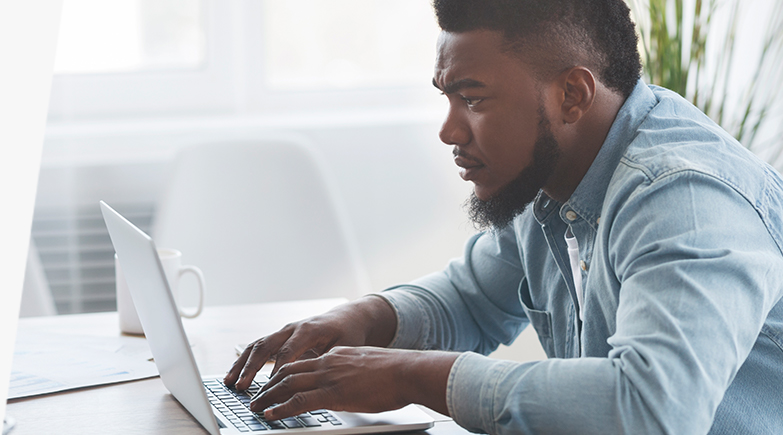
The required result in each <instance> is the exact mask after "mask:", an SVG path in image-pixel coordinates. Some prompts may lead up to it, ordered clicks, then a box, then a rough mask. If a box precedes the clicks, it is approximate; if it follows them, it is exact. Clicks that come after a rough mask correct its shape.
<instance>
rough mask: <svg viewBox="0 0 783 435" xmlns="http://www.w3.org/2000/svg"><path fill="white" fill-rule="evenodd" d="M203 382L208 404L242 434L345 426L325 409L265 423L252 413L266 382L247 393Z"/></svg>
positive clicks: (218, 384) (261, 416)
mask: <svg viewBox="0 0 783 435" xmlns="http://www.w3.org/2000/svg"><path fill="white" fill-rule="evenodd" d="M203 382H204V388H205V389H206V391H207V398H208V399H209V402H210V403H211V404H212V406H213V407H215V409H217V410H218V411H219V412H220V413H221V414H223V416H225V417H226V419H227V420H228V421H230V422H231V424H233V425H234V427H236V428H237V430H239V431H240V432H256V431H267V430H285V429H296V428H304V427H321V426H327V427H328V426H340V425H342V423H341V422H340V421H339V420H337V417H335V416H334V415H332V413H331V412H329V411H326V410H323V409H321V410H316V411H310V412H306V413H304V414H299V415H297V416H296V417H291V418H285V419H282V420H267V419H265V418H264V416H263V415H262V414H258V413H255V412H253V411H251V410H250V400H251V398H252V397H253V396H254V395H255V394H256V393H257V392H258V391H259V390H260V389H261V387H262V386H263V385H264V382H261V383H259V382H256V381H253V384H252V385H251V386H250V388H248V389H247V391H240V390H237V389H234V388H228V387H226V386H225V384H223V381H222V380H220V379H209V380H207V379H205V380H203Z"/></svg>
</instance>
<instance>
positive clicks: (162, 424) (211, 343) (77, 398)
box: [6, 299, 467, 435]
mask: <svg viewBox="0 0 783 435" xmlns="http://www.w3.org/2000/svg"><path fill="white" fill-rule="evenodd" d="M341 302H343V300H340V299H326V300H318V301H297V302H281V303H269V304H249V305H243V306H225V307H207V308H205V309H204V312H203V313H202V315H201V316H199V317H198V318H196V319H183V324H184V326H185V330H186V331H187V334H188V338H189V339H190V342H191V344H192V349H193V354H194V355H195V358H196V362H197V363H198V365H199V370H200V371H201V373H202V374H203V375H209V374H217V373H224V372H226V370H228V368H229V367H230V366H231V364H232V363H233V362H234V360H235V359H236V353H235V351H234V346H236V345H237V344H240V343H249V342H251V341H253V340H255V339H257V338H259V337H262V336H264V335H266V334H269V333H272V332H274V331H276V330H278V329H279V328H280V327H282V326H283V325H285V324H286V323H289V322H292V321H295V320H298V319H301V318H304V317H308V316H311V315H315V314H318V313H321V312H324V311H326V310H328V309H329V308H331V307H333V306H335V305H338V304H339V303H341ZM118 325H119V321H118V318H117V313H116V312H111V313H98V314H78V315H67V316H54V317H38V318H26V319H20V321H19V331H26V332H42V333H46V332H53V331H56V332H57V333H59V334H63V333H67V334H73V335H74V336H76V335H92V336H99V337H106V336H116V335H118V334H120V332H119V326H118ZM52 363H53V364H54V363H56V361H53V362H52ZM6 414H7V415H8V416H10V417H12V418H14V419H15V420H16V427H15V428H14V430H13V431H12V432H11V435H39V434H43V433H54V432H56V433H58V434H63V435H68V434H104V433H110V434H125V433H127V434H131V433H132V434H140V433H143V434H166V435H170V434H174V435H176V434H207V431H205V430H204V429H203V428H202V427H201V426H200V425H199V424H198V423H197V422H196V420H195V419H193V417H191V416H190V414H189V413H188V412H187V411H186V410H185V408H183V407H182V406H181V405H180V404H179V402H177V401H176V400H175V399H174V397H173V396H172V395H171V394H169V392H168V390H166V388H165V387H164V386H163V383H162V382H161V380H160V378H152V379H147V380H141V381H133V382H126V383H122V384H116V385H107V386H101V387H92V388H84V389H80V390H73V391H67V392H62V393H55V394H49V395H45V396H40V397H33V398H26V399H15V400H11V401H9V402H8V407H7V409H6ZM433 414H434V413H433ZM434 416H435V417H436V421H437V423H436V425H435V427H434V428H433V429H431V430H429V431H428V433H430V434H433V435H445V434H452V433H460V434H466V433H467V432H466V431H465V430H463V429H462V428H460V427H459V426H457V425H456V424H455V423H454V422H453V421H451V420H448V419H445V418H443V416H439V415H438V414H434Z"/></svg>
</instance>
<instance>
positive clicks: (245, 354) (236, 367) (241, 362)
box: [223, 341, 256, 387]
mask: <svg viewBox="0 0 783 435" xmlns="http://www.w3.org/2000/svg"><path fill="white" fill-rule="evenodd" d="M255 343H256V342H255V341H254V342H252V343H250V344H248V345H247V346H245V350H243V351H242V353H241V354H240V355H239V358H237V359H236V361H234V364H233V365H232V366H231V369H229V371H228V372H227V373H226V376H224V377H223V383H225V384H226V385H227V386H229V387H233V386H234V383H235V382H236V381H237V379H238V378H239V373H241V372H242V368H243V367H244V366H245V363H246V362H247V359H248V358H249V357H250V353H251V352H252V351H253V346H254V345H255Z"/></svg>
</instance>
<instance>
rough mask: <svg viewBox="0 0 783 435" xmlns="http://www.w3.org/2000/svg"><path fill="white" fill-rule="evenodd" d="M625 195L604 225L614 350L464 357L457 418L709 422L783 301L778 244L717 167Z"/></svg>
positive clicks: (525, 425) (458, 367)
mask: <svg viewBox="0 0 783 435" xmlns="http://www.w3.org/2000/svg"><path fill="white" fill-rule="evenodd" d="M682 177H685V178H682ZM678 178H679V179H678ZM607 200H608V201H611V200H612V199H611V198H609V199H607ZM624 201H626V203H625V207H622V208H621V209H620V211H619V212H617V213H614V212H613V213H607V214H605V215H604V216H602V221H601V226H602V230H603V231H604V232H605V234H608V239H607V240H605V241H606V242H607V243H608V245H604V246H601V248H600V249H601V250H602V251H603V252H605V253H606V255H607V256H608V258H607V260H608V261H609V262H610V264H611V265H612V269H613V273H614V274H615V275H616V279H617V283H618V285H619V300H618V301H617V306H616V308H614V309H609V308H611V307H607V309H606V311H605V312H604V313H603V315H604V316H607V318H612V319H616V329H615V331H613V335H612V336H611V337H609V339H608V344H609V345H610V346H611V350H610V351H609V352H608V354H607V355H606V356H605V357H600V358H599V357H594V358H578V359H566V360H564V359H549V360H546V361H540V362H534V363H526V364H517V363H513V362H509V361H495V360H491V359H487V358H485V357H482V356H479V355H475V354H470V353H468V354H464V355H463V356H460V358H459V359H458V360H457V361H456V362H455V364H454V366H453V368H452V371H451V377H450V380H449V389H448V391H449V393H448V396H447V400H448V406H449V411H450V415H451V416H452V417H453V418H454V419H455V421H456V422H457V423H459V424H460V425H462V426H464V427H466V428H468V429H471V430H476V431H484V432H488V433H493V434H506V433H509V434H510V433H553V434H560V433H562V434H570V433H586V434H587V433H645V434H653V433H707V431H709V430H710V427H711V425H712V422H713V418H714V417H715V412H716V410H717V408H718V405H719V404H720V402H721V400H722V399H723V397H724V394H725V392H726V391H727V389H728V387H729V385H730V384H731V382H732V381H733V380H734V379H735V375H736V374H737V372H738V370H739V369H740V366H742V364H743V363H744V362H745V359H746V358H747V356H748V355H749V353H750V352H751V349H752V348H753V346H754V343H756V340H757V338H758V337H759V331H760V329H761V327H762V325H763V324H764V321H765V319H766V318H767V315H768V313H769V312H770V310H771V308H772V306H773V305H774V304H775V303H778V301H779V300H780V297H781V290H782V288H781V286H780V282H783V262H782V261H781V256H780V251H779V248H778V247H777V246H776V245H775V243H774V241H773V240H772V239H771V237H770V234H769V232H768V231H767V228H766V226H765V225H764V223H763V222H762V220H761V218H760V216H759V213H758V212H757V211H756V210H755V209H754V207H753V206H752V205H751V204H750V203H748V201H747V200H746V199H745V198H743V197H742V195H740V194H739V193H738V192H737V191H735V190H734V189H733V188H732V187H731V186H729V185H727V184H725V183H722V182H720V181H718V180H716V179H715V178H714V177H711V176H708V175H703V174H698V173H693V172H682V173H674V174H670V175H667V177H665V178H664V179H661V180H657V181H656V182H654V183H651V184H648V185H643V186H638V188H636V189H634V190H633V191H632V192H630V193H629V195H628V197H626V199H624ZM599 243H600V242H599ZM596 249H598V247H596ZM604 249H605V250H604ZM596 261H598V260H597V259H596V258H595V257H594V258H593V267H595V264H596ZM586 290H588V291H590V290H592V291H596V292H602V291H611V289H596V288H593V289H586ZM607 305H610V304H607ZM593 319H596V320H599V319H597V318H596V317H593ZM590 321H591V318H590V317H586V318H585V324H586V325H589V322H590ZM780 355H782V356H783V354H780ZM773 365H774V364H773ZM770 368H771V367H767V369H770ZM770 373H771V375H772V376H775V377H776V376H777V375H776V374H775V373H773V372H770ZM776 379H777V377H776ZM745 412H758V413H759V414H758V415H759V416H761V415H763V412H764V410H759V409H753V410H751V409H748V410H745ZM769 412H772V411H771V408H769Z"/></svg>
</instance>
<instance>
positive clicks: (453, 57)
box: [435, 30, 532, 86]
mask: <svg viewBox="0 0 783 435" xmlns="http://www.w3.org/2000/svg"><path fill="white" fill-rule="evenodd" d="M506 47H507V46H506V41H505V39H504V38H503V35H502V34H501V33H500V32H496V31H491V30H473V31H469V32H459V33H455V32H445V31H444V32H441V34H440V36H439V38H438V46H437V58H436V62H435V81H436V82H437V83H439V84H441V86H442V85H444V84H447V83H450V82H454V81H458V80H463V79H467V78H469V79H473V80H478V81H481V82H482V83H488V84H489V83H503V82H507V81H513V80H517V79H521V78H523V77H524V78H528V79H532V74H531V73H532V70H531V69H530V68H529V67H528V66H527V64H526V63H525V62H523V61H522V59H521V58H520V56H519V55H517V54H516V53H512V52H511V51H510V50H507V49H506Z"/></svg>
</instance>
